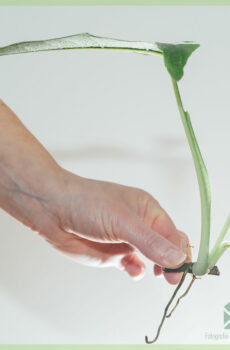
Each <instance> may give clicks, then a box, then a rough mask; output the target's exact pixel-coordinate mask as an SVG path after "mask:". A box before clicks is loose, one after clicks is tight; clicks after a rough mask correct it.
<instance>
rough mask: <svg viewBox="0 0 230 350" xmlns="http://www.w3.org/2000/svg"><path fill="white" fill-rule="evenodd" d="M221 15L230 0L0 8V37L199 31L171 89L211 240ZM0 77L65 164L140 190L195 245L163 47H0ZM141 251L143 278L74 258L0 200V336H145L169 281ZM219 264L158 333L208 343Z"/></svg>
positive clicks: (221, 297)
mask: <svg viewBox="0 0 230 350" xmlns="http://www.w3.org/2000/svg"><path fill="white" fill-rule="evenodd" d="M229 19H230V8H229V7H177V6H174V7H169V6H167V7H164V6H162V7H157V6H152V7H147V6H146V7H141V6H137V7H134V6H133V7H112V6H108V7H89V6H86V7H77V6H76V7H63V6H60V7H22V6H21V7H0V33H1V35H0V46H4V45H7V44H10V43H13V42H17V41H25V40H39V39H48V38H53V37H58V36H65V35H71V34H77V33H81V32H85V31H87V32H90V33H92V34H94V35H101V36H108V37H114V38H120V39H128V40H143V41H150V42H151V41H163V42H175V41H180V40H194V41H197V42H199V43H200V44H201V47H200V48H199V49H198V50H197V51H196V52H195V53H194V54H193V55H192V57H191V58H190V59H189V63H188V65H187V67H186V70H185V77H184V79H183V81H182V82H181V83H180V88H181V92H182V97H183V101H184V105H185V108H186V109H188V110H189V111H190V114H191V118H192V123H193V125H194V129H195V133H196V135H197V138H198V141H199V144H200V148H201V150H202V153H203V155H204V159H205V162H206V165H207V168H208V170H209V174H210V178H211V187H212V193H213V205H212V214H213V216H212V243H213V238H214V237H216V236H217V234H218V233H219V231H220V228H221V226H222V225H223V222H224V220H225V218H226V216H227V214H228V212H229V209H230V190H229V178H230V162H229V148H230V138H229V130H230V112H229V107H230V106H229V101H230V98H229V95H230V83H229V82H230V70H229V62H230V39H229V31H230V20H229ZM0 77H1V78H0V97H1V98H2V99H3V100H4V101H5V102H6V103H7V104H8V105H9V106H10V107H11V108H12V109H13V110H14V111H15V112H16V113H17V114H18V116H19V117H20V118H21V120H22V121H23V122H24V123H25V125H26V126H27V127H28V128H29V129H30V130H31V131H32V132H33V134H34V135H35V136H36V137H37V138H38V139H39V140H40V141H41V142H42V143H43V144H44V145H45V147H47V149H48V150H49V151H50V152H51V154H52V155H53V156H54V157H55V158H56V160H57V161H58V162H59V163H60V164H61V165H62V166H64V167H66V168H67V169H69V170H71V171H73V172H76V173H77V174H79V175H81V176H86V177H90V178H95V179H101V180H108V181H114V182H117V183H121V184H125V185H130V186H137V187H140V188H143V189H145V190H147V191H149V192H150V193H151V194H152V195H153V196H155V197H156V199H157V200H158V201H159V202H160V203H161V205H162V206H163V207H164V208H165V209H166V210H167V211H168V213H169V214H170V216H171V217H172V218H173V220H174V222H175V223H176V225H177V227H178V228H179V229H181V230H183V231H185V232H186V233H187V234H188V235H189V236H190V240H191V242H192V243H193V244H194V245H195V248H194V250H193V255H194V258H196V256H197V251H198V247H199V232H200V204H199V192H198V186H197V182H196V176H195V172H194V168H193V164H192V159H191V155H190V151H189V147H188V145H187V143H186V139H185V135H184V131H183V127H182V124H181V121H180V118H179V114H178V111H177V107H176V103H175V100H174V97H173V91H172V86H171V83H170V78H169V75H168V73H167V72H166V69H165V68H164V66H163V62H162V60H161V58H160V57H157V56H156V57H155V56H154V57H148V56H143V55H137V54H132V53H122V52H111V51H110V52H106V51H104V52H102V51H101V52H99V51H95V52H94V51H81V52H78V51H65V52H52V53H36V54H26V55H18V56H17V55H15V56H5V57H0ZM145 261H146V259H145ZM146 263H147V266H148V269H147V273H146V276H145V278H144V279H143V280H141V281H132V280H131V279H130V278H129V277H128V275H126V274H124V273H122V272H120V271H117V270H115V269H93V268H90V267H84V266H81V265H77V264H75V263H74V262H72V261H69V260H67V259H66V258H64V257H63V256H61V255H59V254H58V253H56V252H55V251H54V250H53V249H52V248H51V247H50V246H49V245H48V244H47V243H45V242H44V241H42V239H41V238H39V237H38V236H37V235H36V233H34V232H32V231H30V230H28V229H27V228H25V227H23V226H22V225H21V224H20V223H18V222H16V221H15V220H14V219H12V218H10V217H9V216H8V215H7V214H6V213H4V212H3V211H1V212H0V310H1V312H0V343H72V344H73V343H140V344H141V343H143V342H144V336H145V335H146V334H148V335H149V336H150V337H151V336H153V335H154V333H155V331H156V328H157V326H158V323H159V321H160V318H161V316H162V312H163V308H164V307H165V304H166V302H167V301H168V299H169V297H170V296H171V294H172V292H173V290H174V287H173V286H170V285H168V284H167V283H166V282H165V281H164V280H163V279H156V278H154V276H153V273H152V263H151V262H147V261H146ZM219 268H220V270H221V276H220V277H213V276H208V277H205V278H203V279H201V280H197V281H196V283H195V285H194V288H193V290H192V291H191V293H190V295H189V296H188V297H187V298H186V299H185V300H184V301H183V303H182V302H181V305H180V307H179V308H178V310H177V311H176V313H175V314H174V316H173V318H172V319H170V320H168V321H167V324H165V327H164V329H163V331H162V335H161V337H160V339H159V343H188V344H190V343H210V342H211V343H212V342H213V341H212V340H207V339H206V338H205V332H208V333H222V332H223V331H224V329H223V328H224V327H223V307H224V305H225V304H227V303H228V302H230V284H229V268H230V255H229V252H228V253H226V255H225V256H224V257H223V258H222V260H221V262H220V263H219ZM225 333H227V334H228V335H229V340H227V342H230V331H229V330H226V331H225Z"/></svg>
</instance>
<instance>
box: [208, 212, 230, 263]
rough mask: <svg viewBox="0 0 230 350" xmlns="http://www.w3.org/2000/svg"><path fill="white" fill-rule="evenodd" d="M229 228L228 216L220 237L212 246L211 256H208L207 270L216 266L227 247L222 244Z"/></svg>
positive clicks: (229, 217)
mask: <svg viewBox="0 0 230 350" xmlns="http://www.w3.org/2000/svg"><path fill="white" fill-rule="evenodd" d="M229 227H230V214H229V215H228V217H227V219H226V221H225V224H224V227H223V228H222V230H221V232H220V235H219V237H218V238H217V241H216V244H215V245H214V247H213V249H212V251H211V254H210V256H209V262H208V267H209V268H211V267H213V266H214V265H215V264H216V262H217V261H218V260H219V258H220V257H221V255H222V254H223V253H224V252H225V250H226V249H227V248H228V247H229V244H228V243H227V242H226V243H223V244H222V242H223V240H224V237H225V236H226V234H227V231H228V229H229Z"/></svg>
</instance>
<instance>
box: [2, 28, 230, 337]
mask: <svg viewBox="0 0 230 350" xmlns="http://www.w3.org/2000/svg"><path fill="white" fill-rule="evenodd" d="M198 47H199V44H197V43H194V42H181V43H175V44H169V43H160V42H156V43H147V42H142V41H125V40H117V39H111V38H103V37H98V36H93V35H90V34H88V33H83V34H77V35H72V36H68V37H62V38H56V39H49V40H41V41H28V42H20V43H16V44H12V45H8V46H5V47H1V48H0V56H5V55H13V54H22V53H32V52H39V51H54V50H68V49H75V50H84V49H89V50H117V51H130V52H134V53H139V54H145V55H158V56H159V57H161V58H163V60H164V65H165V67H166V69H167V71H168V73H169V75H170V78H171V82H172V87H173V91H174V94H175V98H176V103H177V106H178V110H179V114H180V117H181V121H182V124H183V127H184V130H185V134H186V137H187V140H188V143H189V147H190V150H191V154H192V158H193V162H194V166H195V171H196V175H197V180H198V186H199V192H200V201H201V237H200V246H199V252H198V257H197V260H196V261H194V262H192V261H191V262H186V263H185V264H183V265H182V266H181V267H180V268H178V269H167V268H164V271H165V272H168V273H172V272H182V273H183V274H182V278H181V281H180V283H179V284H178V286H177V287H176V289H175V291H174V293H173V295H172V297H171V299H170V301H169V302H168V304H167V306H166V308H165V310H164V314H163V317H162V320H161V323H160V325H159V327H158V331H157V334H156V336H155V338H154V339H153V340H149V339H148V337H145V341H146V343H148V344H150V343H154V342H155V341H156V340H157V339H158V336H159V334H160V331H161V328H162V325H163V323H164V321H165V319H166V318H167V317H170V316H171V315H172V313H173V311H174V310H175V308H176V307H177V305H178V304H179V302H180V300H181V299H182V298H183V297H184V296H185V295H186V294H187V293H188V292H189V290H190V288H191V287H192V285H193V283H194V281H195V280H196V279H197V278H199V277H200V276H204V275H206V274H210V275H216V276H218V275H219V270H218V268H217V266H216V264H217V262H218V260H219V259H220V258H221V256H222V255H223V253H224V252H225V250H226V249H227V248H229V247H230V243H229V242H225V241H224V238H225V236H226V233H227V231H228V228H229V226H230V215H228V217H227V220H226V222H225V224H224V226H223V228H222V230H221V232H220V235H219V236H218V238H217V240H216V243H215V245H214V247H213V249H212V250H210V247H209V245H210V244H209V240H210V221H211V192H210V183H209V177H208V172H207V169H206V166H205V164H204V160H203V157H202V155H201V152H200V149H199V146H198V143H197V140H196V136H195V133H194V130H193V127H192V123H191V119H190V115H189V113H188V112H187V111H185V109H184V107H183V104H182V100H181V96H180V92H179V86H178V82H179V81H180V80H181V79H182V77H183V74H184V67H185V65H186V63H187V61H188V58H189V57H190V55H191V54H192V53H193V52H194V51H195V50H196V49H197V48H198ZM188 274H191V276H192V280H191V282H190V284H189V286H188V288H187V289H186V291H185V292H184V293H183V294H182V295H181V297H179V298H178V300H177V302H176V304H175V306H174V307H173V308H172V309H171V311H169V312H168V310H169V308H170V306H171V304H172V302H173V300H174V299H175V297H176V295H177V293H178V291H179V289H180V288H181V286H182V285H183V283H184V281H185V278H186V276H187V275H188Z"/></svg>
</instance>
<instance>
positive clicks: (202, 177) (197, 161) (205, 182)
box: [172, 79, 211, 276]
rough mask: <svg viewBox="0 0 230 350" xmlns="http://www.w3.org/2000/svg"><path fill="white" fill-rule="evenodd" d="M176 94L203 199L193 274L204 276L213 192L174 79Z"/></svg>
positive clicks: (206, 267)
mask: <svg viewBox="0 0 230 350" xmlns="http://www.w3.org/2000/svg"><path fill="white" fill-rule="evenodd" d="M172 83H173V88H174V93H175V96H176V101H177V105H178V109H179V112H180V116H181V120H182V123H183V126H184V130H185V133H186V136H187V139H188V143H189V146H190V149H191V152H192V157H193V161H194V165H195V169H196V175H197V180H198V184H199V190H200V199H201V239H200V247H199V253H198V259H197V262H196V263H195V264H194V265H193V273H194V275H197V276H202V275H204V274H206V273H207V271H208V258H209V237H210V210H211V192H210V184H209V178H208V173H207V169H206V167H205V164H204V161H203V158H202V155H201V152H200V149H199V146H198V144H197V140H196V137H195V134H194V131H193V127H192V124H191V120H190V116H189V113H188V112H186V111H185V110H184V108H183V105H182V101H181V97H180V93H179V89H178V85H177V82H176V81H175V80H173V79H172Z"/></svg>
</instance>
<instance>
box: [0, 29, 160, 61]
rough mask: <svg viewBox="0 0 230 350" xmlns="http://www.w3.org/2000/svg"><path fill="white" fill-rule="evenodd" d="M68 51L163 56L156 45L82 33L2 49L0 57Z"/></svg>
mask: <svg viewBox="0 0 230 350" xmlns="http://www.w3.org/2000/svg"><path fill="white" fill-rule="evenodd" d="M68 49H111V50H128V51H129V50H130V51H134V52H139V53H144V54H154V53H156V54H162V52H161V50H160V49H159V48H158V47H157V45H156V44H154V43H146V42H143V41H126V40H118V39H111V38H103V37H99V36H94V35H91V34H89V33H82V34H76V35H71V36H66V37H62V38H56V39H48V40H39V41H25V42H20V43H16V44H12V45H8V46H5V47H0V56H3V55H14V54H19V53H29V52H38V51H53V50H68Z"/></svg>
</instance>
